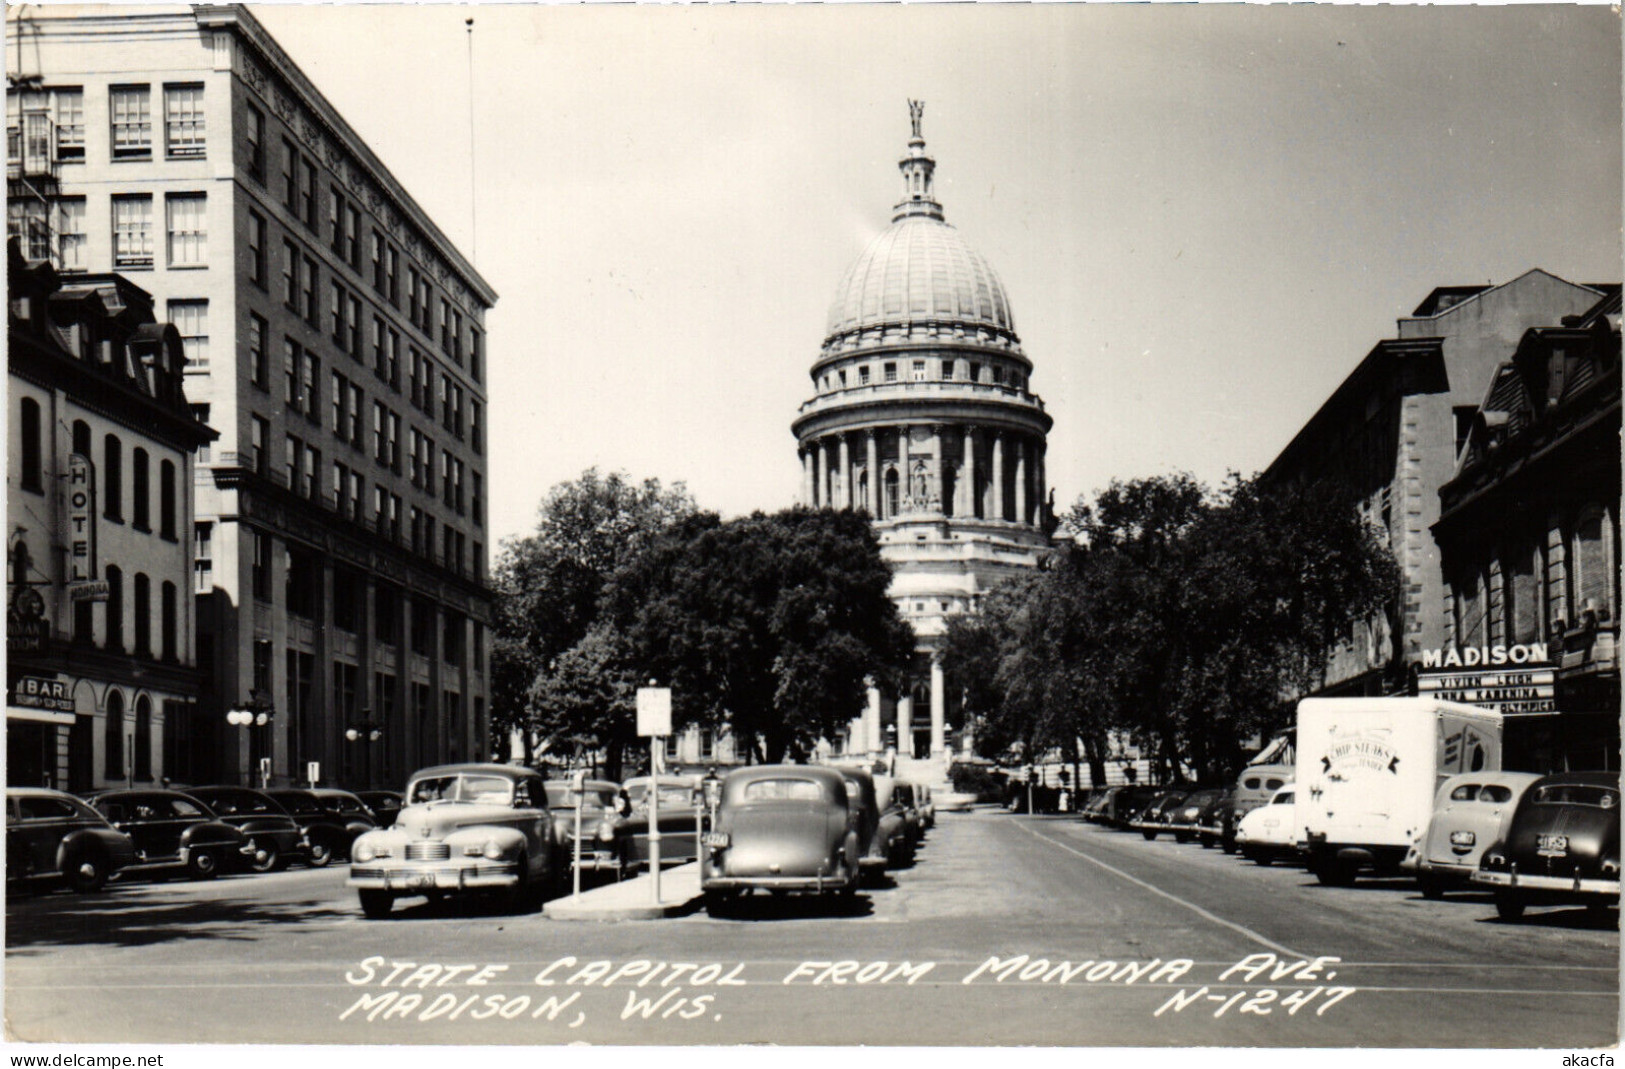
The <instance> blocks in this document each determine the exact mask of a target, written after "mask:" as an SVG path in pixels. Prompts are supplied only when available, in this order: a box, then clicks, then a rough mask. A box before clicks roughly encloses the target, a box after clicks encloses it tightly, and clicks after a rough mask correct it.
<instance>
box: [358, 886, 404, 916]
mask: <svg viewBox="0 0 1625 1069" xmlns="http://www.w3.org/2000/svg"><path fill="white" fill-rule="evenodd" d="M356 893H357V894H358V895H359V896H360V898H361V912H362V913H364V914H366V916H367V918H368V919H369V920H380V919H382V918H384V917H387V916H389V914H390V912H391V911H392V910H393V909H394V908H395V896H394V895H393V894H390V893H389V892H388V891H357V892H356Z"/></svg>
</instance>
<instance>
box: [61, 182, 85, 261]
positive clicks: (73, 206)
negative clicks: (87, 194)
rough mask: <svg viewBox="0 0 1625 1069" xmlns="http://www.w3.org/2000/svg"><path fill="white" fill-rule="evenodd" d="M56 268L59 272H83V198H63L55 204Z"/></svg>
mask: <svg viewBox="0 0 1625 1069" xmlns="http://www.w3.org/2000/svg"><path fill="white" fill-rule="evenodd" d="M56 250H57V258H56V266H57V269H58V270H59V271H84V270H87V269H88V268H89V263H88V261H87V260H86V258H85V198H83V197H63V198H62V199H61V200H59V201H57V202H56Z"/></svg>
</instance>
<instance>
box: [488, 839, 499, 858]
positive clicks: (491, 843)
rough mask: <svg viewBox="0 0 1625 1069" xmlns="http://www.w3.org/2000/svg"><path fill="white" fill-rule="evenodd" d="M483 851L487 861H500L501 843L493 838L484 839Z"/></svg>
mask: <svg viewBox="0 0 1625 1069" xmlns="http://www.w3.org/2000/svg"><path fill="white" fill-rule="evenodd" d="M484 853H485V859H486V860H487V861H501V860H502V844H501V843H499V842H497V841H496V840H495V839H487V840H485V850H484Z"/></svg>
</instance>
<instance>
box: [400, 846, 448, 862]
mask: <svg viewBox="0 0 1625 1069" xmlns="http://www.w3.org/2000/svg"><path fill="white" fill-rule="evenodd" d="M450 857H451V847H449V846H447V845H446V844H445V843H433V842H418V843H407V844H406V860H408V861H445V860H446V859H448V858H450Z"/></svg>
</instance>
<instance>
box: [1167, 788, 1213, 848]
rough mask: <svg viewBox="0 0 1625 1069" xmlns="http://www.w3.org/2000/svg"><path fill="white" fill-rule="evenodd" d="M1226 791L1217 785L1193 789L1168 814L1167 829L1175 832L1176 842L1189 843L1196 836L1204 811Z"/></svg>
mask: <svg viewBox="0 0 1625 1069" xmlns="http://www.w3.org/2000/svg"><path fill="white" fill-rule="evenodd" d="M1223 793H1224V792H1223V791H1221V790H1219V789H1218V788H1217V787H1209V788H1206V789H1204V790H1197V791H1192V792H1191V793H1189V794H1187V795H1186V796H1185V800H1184V801H1183V802H1180V803H1179V805H1178V806H1176V807H1175V808H1174V810H1173V811H1172V812H1171V813H1169V815H1168V826H1167V830H1168V831H1170V832H1172V833H1173V836H1174V842H1176V843H1188V842H1190V841H1191V840H1192V839H1194V838H1196V834H1197V832H1196V824H1197V821H1199V820H1201V819H1202V813H1203V811H1205V810H1206V809H1207V807H1208V806H1210V805H1212V804H1213V803H1214V802H1215V801H1216V800H1217V799H1218V797H1219V795H1221V794H1223Z"/></svg>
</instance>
